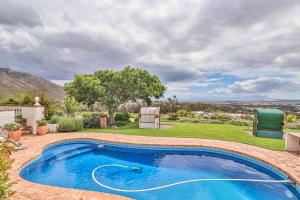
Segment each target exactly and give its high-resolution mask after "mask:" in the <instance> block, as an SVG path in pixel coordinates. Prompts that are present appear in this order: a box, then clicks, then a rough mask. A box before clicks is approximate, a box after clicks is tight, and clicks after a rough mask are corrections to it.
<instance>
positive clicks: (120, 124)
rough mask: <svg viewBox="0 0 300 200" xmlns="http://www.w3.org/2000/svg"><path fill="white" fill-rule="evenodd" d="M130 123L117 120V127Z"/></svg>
mask: <svg viewBox="0 0 300 200" xmlns="http://www.w3.org/2000/svg"><path fill="white" fill-rule="evenodd" d="M127 124H128V121H116V126H117V127H122V126H126V125H127Z"/></svg>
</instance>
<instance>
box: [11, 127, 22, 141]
mask: <svg viewBox="0 0 300 200" xmlns="http://www.w3.org/2000/svg"><path fill="white" fill-rule="evenodd" d="M21 136H22V131H21V130H20V129H19V130H16V131H10V132H9V137H10V138H11V139H13V140H14V141H19V140H20V138H21Z"/></svg>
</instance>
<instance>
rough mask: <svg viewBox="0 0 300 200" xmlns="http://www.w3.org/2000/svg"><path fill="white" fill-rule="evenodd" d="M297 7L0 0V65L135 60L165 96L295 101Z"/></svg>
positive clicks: (76, 69)
mask: <svg viewBox="0 0 300 200" xmlns="http://www.w3.org/2000/svg"><path fill="white" fill-rule="evenodd" d="M29 2H30V3H29ZM299 13H300V1H299V0H250V1H249V0H216V1H212V0H186V1H183V0H169V1H161V0H157V1H156V0H151V1H149V0H144V1H142V0H136V1H131V0H127V1H120V0H116V1H113V0H101V1H95V0H90V1H88V0H86V1H83V0H82V1H80V0H77V1H71V0H68V1H62V0H48V1H46V0H44V1H40V0H31V1H26V0H23V1H21V0H20V1H14V0H4V1H0V67H9V68H12V69H14V70H19V71H26V72H29V73H32V74H35V75H39V76H42V77H44V78H47V79H49V80H53V81H56V82H57V83H63V82H64V81H65V80H70V79H72V77H73V75H74V74H76V73H92V72H94V71H95V70H100V69H122V67H124V66H127V65H131V66H135V67H141V68H144V69H147V70H149V71H150V72H151V73H154V74H156V75H158V76H159V77H160V78H161V80H162V81H163V82H164V83H165V84H166V85H167V87H168V91H167V93H166V95H165V96H166V97H168V96H171V95H173V94H175V95H177V97H178V98H179V99H181V100H197V99H200V100H201V99H212V100H213V99H217V100H218V99H219V100H223V99H267V98H281V99H287V98H288V99H300V14H299Z"/></svg>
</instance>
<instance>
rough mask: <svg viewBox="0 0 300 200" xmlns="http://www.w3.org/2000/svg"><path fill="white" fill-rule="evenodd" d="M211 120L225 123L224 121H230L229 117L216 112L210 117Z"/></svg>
mask: <svg viewBox="0 0 300 200" xmlns="http://www.w3.org/2000/svg"><path fill="white" fill-rule="evenodd" d="M211 119H213V120H219V121H222V122H225V121H228V120H230V119H231V117H230V116H229V115H227V114H225V113H220V112H217V113H213V115H212V116H211Z"/></svg>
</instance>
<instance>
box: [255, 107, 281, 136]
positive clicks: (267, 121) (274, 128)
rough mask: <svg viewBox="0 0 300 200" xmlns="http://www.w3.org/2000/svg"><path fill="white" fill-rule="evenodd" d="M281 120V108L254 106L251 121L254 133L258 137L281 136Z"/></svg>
mask: <svg viewBox="0 0 300 200" xmlns="http://www.w3.org/2000/svg"><path fill="white" fill-rule="evenodd" d="M283 121H284V115H283V112H282V111H281V110H278V109H267V108H256V109H255V110H254V122H253V131H254V135H256V136H258V137H270V138H282V134H283ZM260 131H262V132H260Z"/></svg>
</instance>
